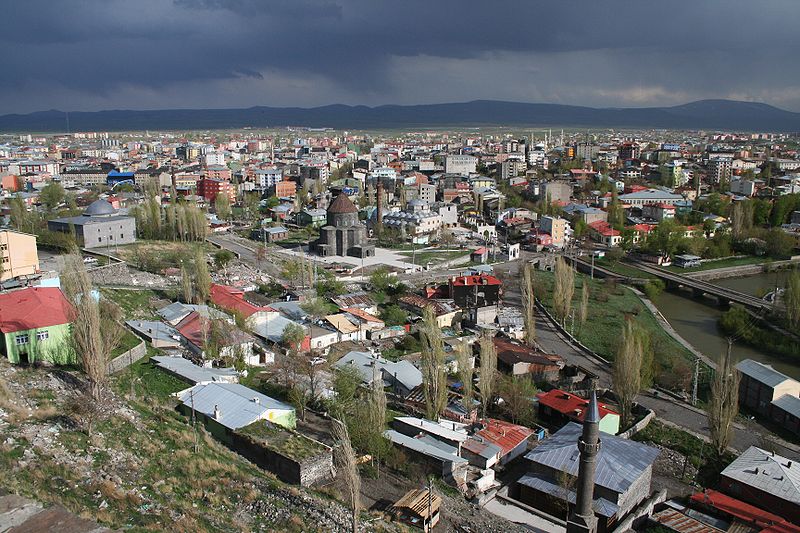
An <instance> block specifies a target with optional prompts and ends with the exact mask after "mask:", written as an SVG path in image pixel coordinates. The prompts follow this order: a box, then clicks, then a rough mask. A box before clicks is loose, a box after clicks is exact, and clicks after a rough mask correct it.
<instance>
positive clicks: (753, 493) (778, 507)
mask: <svg viewBox="0 0 800 533" xmlns="http://www.w3.org/2000/svg"><path fill="white" fill-rule="evenodd" d="M719 486H720V489H721V490H722V492H725V493H727V494H729V495H731V496H733V497H734V498H737V499H739V500H742V501H744V502H747V503H750V504H752V505H755V506H757V507H761V508H763V509H769V510H771V511H772V512H774V513H775V514H778V515H780V516H782V517H783V518H786V519H787V520H789V521H791V522H793V523H795V524H796V523H798V522H800V464H797V462H796V461H792V460H790V459H787V458H786V457H781V456H780V455H778V454H776V453H774V452H768V451H766V450H762V449H761V448H757V447H755V446H751V447H750V448H748V449H747V450H746V451H745V452H744V453H743V454H742V455H740V456H739V457H738V458H736V460H735V461H733V462H732V463H731V464H729V465H728V466H727V468H725V470H723V471H722V473H721V474H720V481H719Z"/></svg>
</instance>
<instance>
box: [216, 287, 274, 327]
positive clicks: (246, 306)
mask: <svg viewBox="0 0 800 533" xmlns="http://www.w3.org/2000/svg"><path fill="white" fill-rule="evenodd" d="M211 301H212V302H214V303H215V304H216V305H218V306H220V307H222V308H223V309H226V310H228V311H231V312H236V313H239V314H240V315H242V318H248V317H250V316H252V315H254V314H256V313H258V312H259V311H273V309H272V308H271V307H258V306H257V305H253V304H251V303H250V302H248V301H247V300H245V299H244V291H241V290H239V289H235V288H233V287H228V286H226V285H218V284H216V283H212V284H211Z"/></svg>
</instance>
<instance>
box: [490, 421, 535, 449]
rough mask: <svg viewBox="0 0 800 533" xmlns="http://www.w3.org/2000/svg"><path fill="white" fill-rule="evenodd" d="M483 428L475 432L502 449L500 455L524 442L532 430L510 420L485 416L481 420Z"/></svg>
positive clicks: (531, 433)
mask: <svg viewBox="0 0 800 533" xmlns="http://www.w3.org/2000/svg"><path fill="white" fill-rule="evenodd" d="M481 423H482V424H483V425H484V428H483V429H481V430H480V431H477V432H476V435H480V436H481V437H483V438H484V439H486V440H487V441H489V442H491V443H493V444H496V445H497V446H499V447H500V449H502V450H503V453H502V455H507V454H508V453H509V452H511V451H512V450H513V449H514V448H516V447H517V446H519V445H520V444H521V443H523V442H525V441H526V440H528V439H529V438H530V436H531V435H533V433H534V431H533V430H532V429H530V428H526V427H525V426H518V425H517V424H512V423H510V422H504V421H502V420H495V419H494V418H487V419H484V420H481Z"/></svg>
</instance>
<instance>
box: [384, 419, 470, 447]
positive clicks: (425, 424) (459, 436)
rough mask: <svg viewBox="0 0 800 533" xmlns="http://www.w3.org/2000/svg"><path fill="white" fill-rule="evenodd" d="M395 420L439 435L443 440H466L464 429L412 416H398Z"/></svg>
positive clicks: (421, 430) (424, 431)
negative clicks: (455, 428) (451, 427)
mask: <svg viewBox="0 0 800 533" xmlns="http://www.w3.org/2000/svg"><path fill="white" fill-rule="evenodd" d="M395 421H396V422H400V423H403V424H406V425H407V426H410V427H413V428H415V429H418V430H419V431H420V432H421V433H429V434H431V435H435V436H438V437H441V438H443V439H445V440H450V441H454V442H464V441H465V440H467V432H466V431H455V430H452V429H449V428H446V427H444V426H442V425H440V424H438V423H437V422H432V421H430V420H425V419H424V418H416V417H413V416H398V417H396V418H395Z"/></svg>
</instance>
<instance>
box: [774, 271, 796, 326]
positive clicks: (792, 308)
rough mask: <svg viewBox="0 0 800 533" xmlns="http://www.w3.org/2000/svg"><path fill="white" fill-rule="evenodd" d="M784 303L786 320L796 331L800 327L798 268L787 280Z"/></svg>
mask: <svg viewBox="0 0 800 533" xmlns="http://www.w3.org/2000/svg"><path fill="white" fill-rule="evenodd" d="M776 298H777V295H776ZM783 303H784V306H785V307H786V320H787V321H788V322H789V325H790V326H791V327H792V328H794V329H795V331H796V330H797V329H798V328H800V271H798V270H795V271H794V272H792V273H791V274H789V278H788V279H787V280H786V289H785V290H784V293H783Z"/></svg>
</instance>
